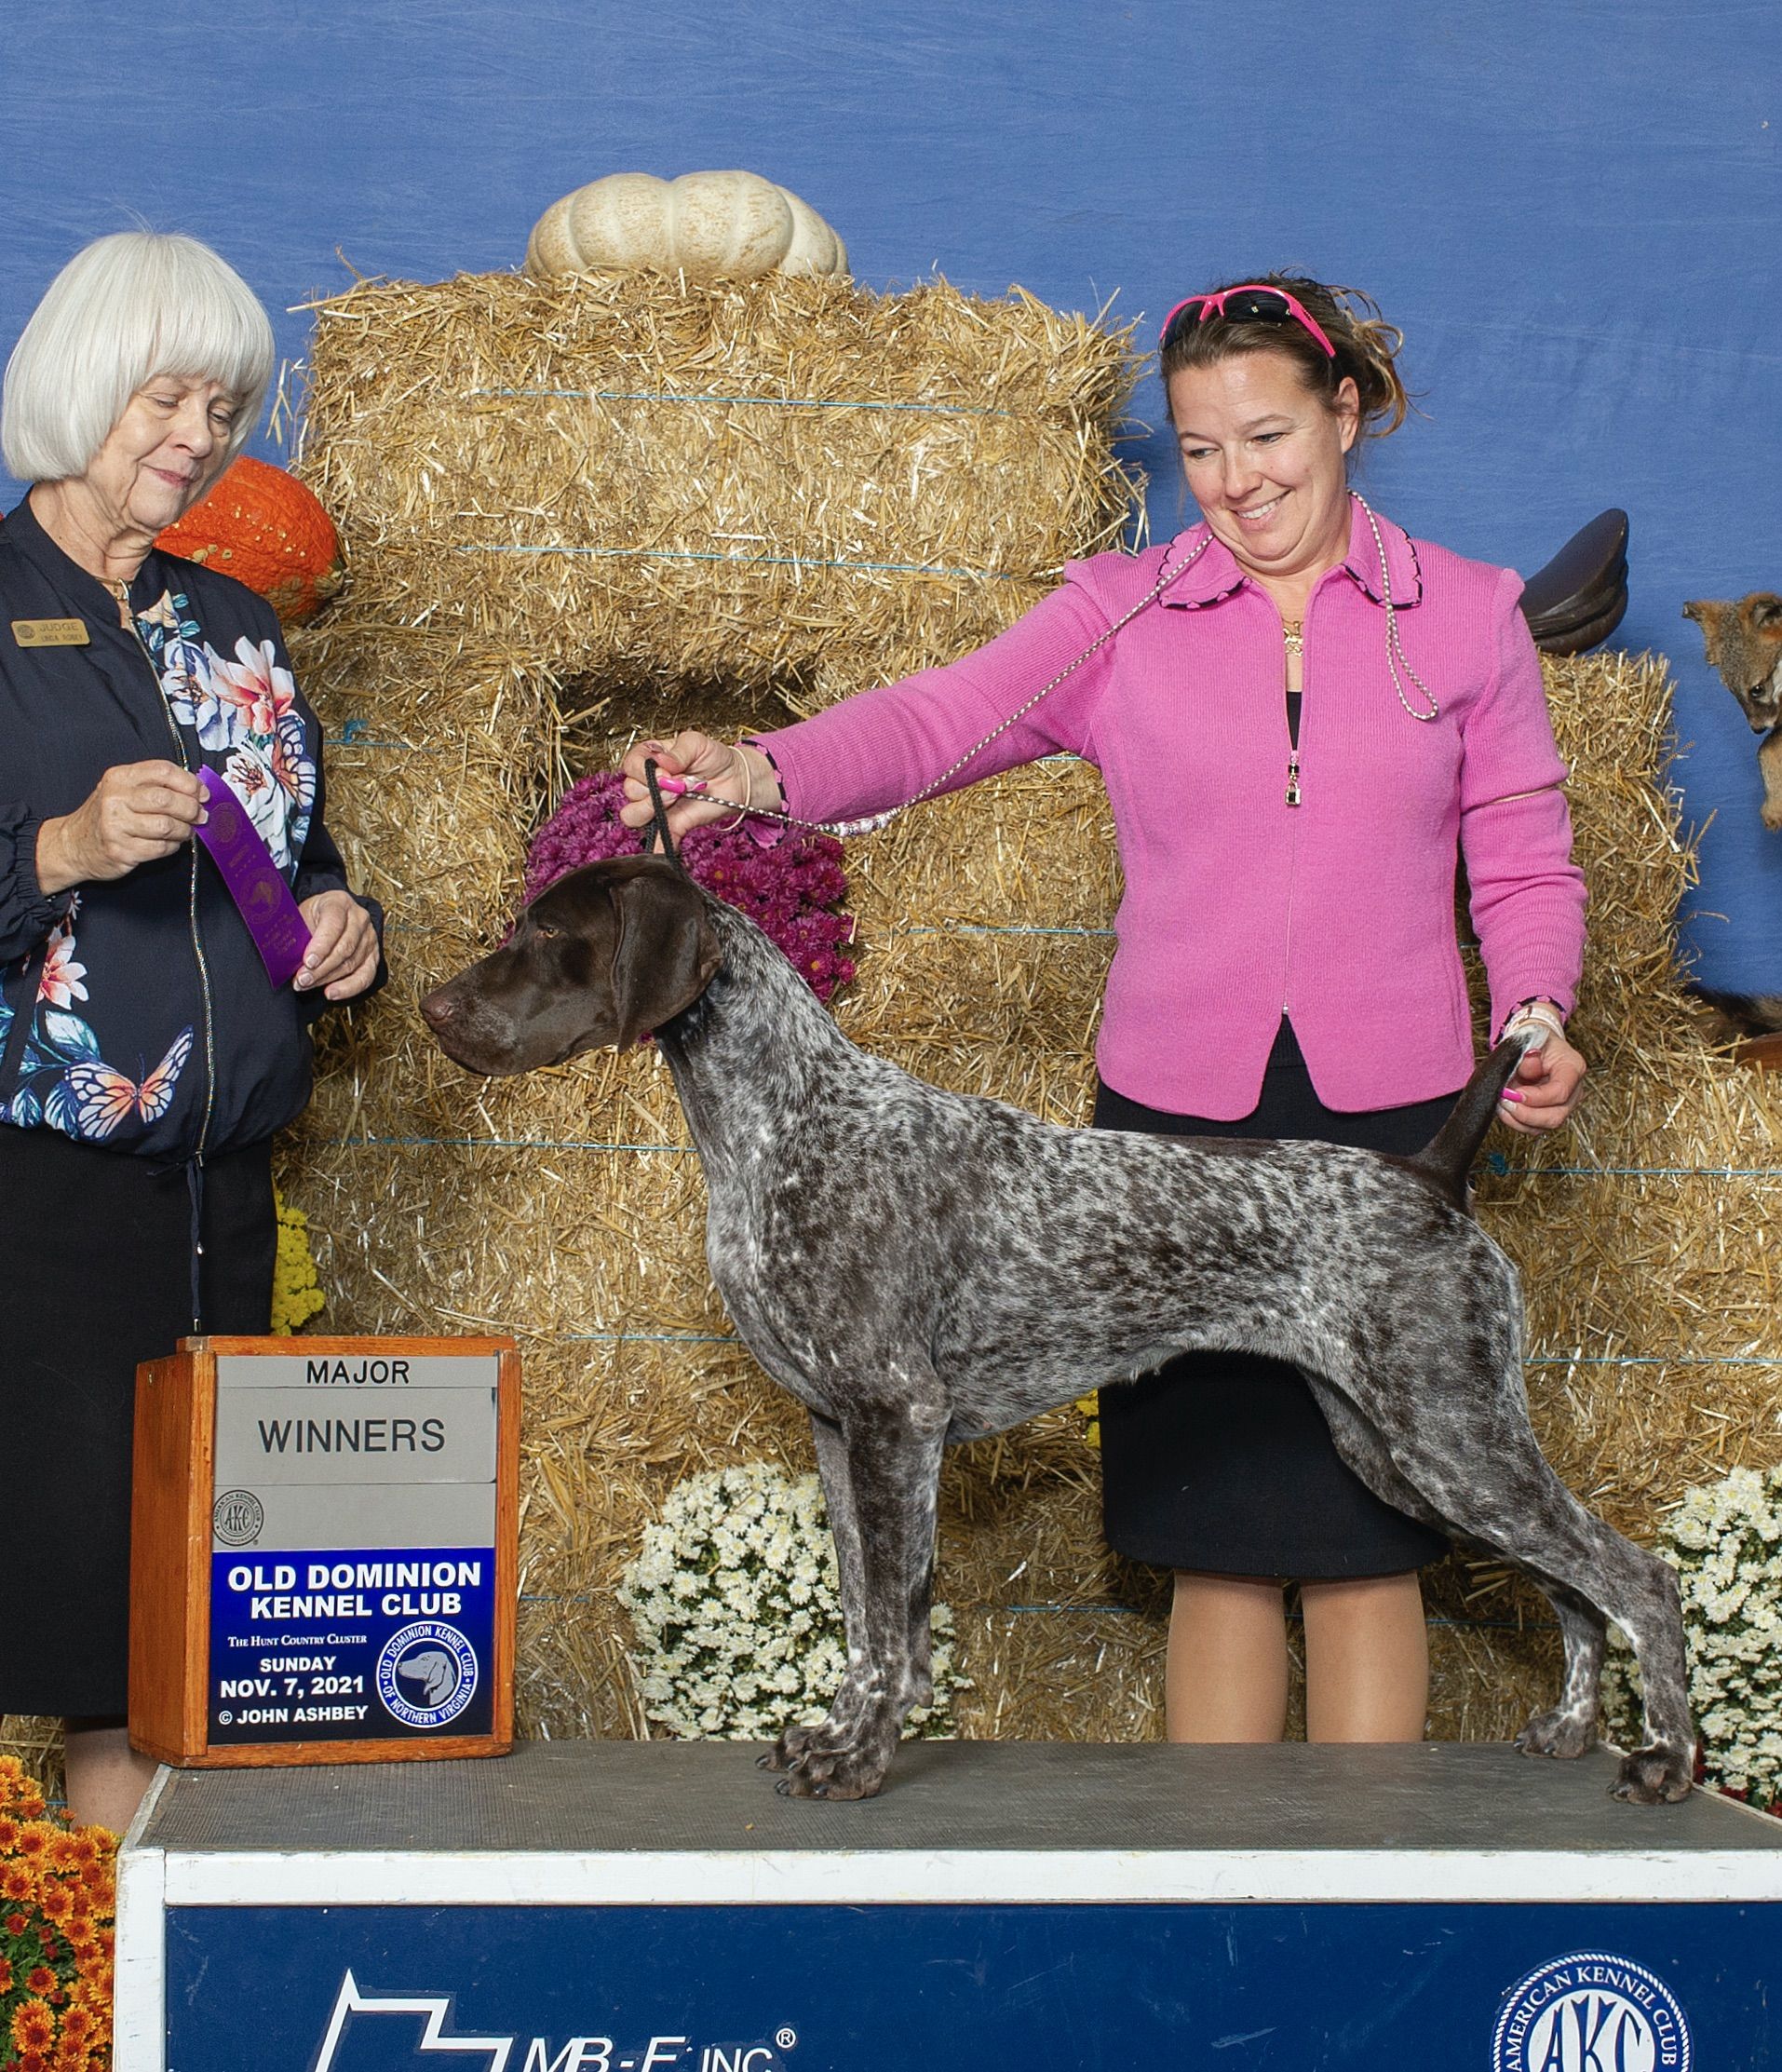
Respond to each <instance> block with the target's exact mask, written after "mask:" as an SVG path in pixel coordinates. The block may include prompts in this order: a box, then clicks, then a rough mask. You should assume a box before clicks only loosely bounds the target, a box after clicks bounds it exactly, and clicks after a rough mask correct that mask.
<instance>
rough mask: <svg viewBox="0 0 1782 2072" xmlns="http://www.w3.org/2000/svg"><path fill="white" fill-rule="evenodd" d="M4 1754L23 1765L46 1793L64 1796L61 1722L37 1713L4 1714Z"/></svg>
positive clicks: (0, 1728)
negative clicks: (62, 1794)
mask: <svg viewBox="0 0 1782 2072" xmlns="http://www.w3.org/2000/svg"><path fill="white" fill-rule="evenodd" d="M0 1755H11V1756H14V1757H16V1758H17V1759H18V1761H19V1762H20V1763H21V1764H23V1766H24V1768H25V1771H26V1773H27V1775H29V1776H31V1777H34V1778H35V1779H36V1781H37V1782H38V1783H39V1784H40V1785H41V1786H42V1787H43V1792H44V1796H45V1797H46V1798H49V1799H58V1798H60V1797H61V1791H62V1772H61V1720H59V1719H44V1718H42V1717H40V1716H39V1715H38V1714H36V1713H0Z"/></svg>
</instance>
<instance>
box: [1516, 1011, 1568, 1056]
mask: <svg viewBox="0 0 1782 2072" xmlns="http://www.w3.org/2000/svg"><path fill="white" fill-rule="evenodd" d="M1530 1027H1532V1028H1534V1029H1535V1030H1536V1031H1537V1032H1538V1033H1537V1034H1536V1036H1534V1038H1533V1040H1532V1043H1531V1044H1530V1046H1529V1048H1530V1049H1531V1050H1546V1044H1547V1038H1548V1037H1549V1036H1559V1037H1560V1038H1563V1037H1564V1036H1565V1022H1564V1019H1563V1017H1562V1016H1561V1015H1560V1013H1559V1009H1558V1008H1556V1007H1555V1006H1554V1005H1553V1003H1552V1002H1551V1001H1550V1000H1529V1001H1526V1002H1525V1003H1524V1004H1523V1005H1522V1006H1521V1007H1519V1008H1518V1009H1517V1010H1516V1012H1515V1013H1514V1014H1513V1015H1511V1017H1510V1018H1509V1020H1508V1021H1507V1022H1505V1024H1504V1034H1505V1036H1508V1035H1509V1034H1510V1032H1511V1031H1512V1030H1514V1029H1526V1028H1530Z"/></svg>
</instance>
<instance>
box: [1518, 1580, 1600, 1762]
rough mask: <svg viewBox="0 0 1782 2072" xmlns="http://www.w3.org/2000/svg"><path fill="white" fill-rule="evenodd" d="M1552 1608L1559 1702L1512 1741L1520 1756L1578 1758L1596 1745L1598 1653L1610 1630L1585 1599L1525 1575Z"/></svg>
mask: <svg viewBox="0 0 1782 2072" xmlns="http://www.w3.org/2000/svg"><path fill="white" fill-rule="evenodd" d="M1526 1573H1527V1574H1528V1575H1529V1577H1530V1578H1531V1580H1532V1582H1533V1583H1534V1584H1535V1586H1536V1587H1537V1588H1538V1589H1539V1590H1540V1591H1541V1592H1542V1594H1543V1595H1544V1596H1545V1597H1546V1601H1547V1603H1548V1604H1549V1605H1552V1606H1553V1614H1554V1617H1555V1618H1557V1619H1558V1620H1559V1637H1560V1639H1561V1640H1562V1641H1563V1642H1564V1644H1565V1681H1564V1684H1563V1686H1562V1687H1561V1689H1560V1692H1559V1703H1558V1704H1557V1705H1555V1706H1553V1707H1552V1708H1551V1710H1549V1711H1547V1712H1545V1713H1535V1715H1534V1717H1533V1718H1532V1720H1530V1721H1529V1723H1528V1725H1527V1726H1526V1727H1523V1729H1522V1731H1521V1732H1520V1733H1519V1735H1518V1736H1517V1737H1516V1745H1517V1747H1518V1748H1519V1749H1520V1750H1521V1751H1522V1753H1523V1754H1524V1755H1582V1754H1584V1752H1585V1751H1586V1749H1588V1748H1594V1747H1595V1746H1596V1742H1597V1710H1598V1705H1599V1702H1600V1698H1601V1689H1602V1652H1603V1643H1604V1640H1605V1639H1606V1637H1607V1632H1608V1629H1607V1627H1606V1625H1605V1624H1604V1621H1603V1618H1602V1615H1601V1613H1600V1612H1599V1611H1598V1610H1597V1608H1596V1606H1595V1605H1592V1604H1591V1603H1590V1602H1589V1601H1588V1599H1586V1598H1584V1597H1580V1596H1579V1595H1578V1593H1577V1591H1573V1590H1568V1589H1567V1588H1566V1587H1565V1585H1564V1584H1563V1583H1559V1582H1555V1581H1554V1580H1553V1578H1551V1577H1550V1576H1545V1575H1542V1574H1541V1573H1540V1572H1539V1571H1538V1570H1535V1569H1532V1568H1530V1569H1528V1570H1527V1571H1526Z"/></svg>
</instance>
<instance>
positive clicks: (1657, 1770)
mask: <svg viewBox="0 0 1782 2072" xmlns="http://www.w3.org/2000/svg"><path fill="white" fill-rule="evenodd" d="M1693 1774H1694V1763H1693V1761H1692V1760H1691V1756H1690V1753H1689V1751H1688V1750H1687V1749H1681V1748H1677V1747H1675V1746H1673V1745H1672V1744H1671V1743H1670V1742H1668V1741H1651V1742H1648V1743H1647V1745H1646V1746H1645V1747H1644V1748H1637V1749H1635V1750H1634V1752H1633V1754H1631V1755H1626V1756H1623V1758H1622V1762H1621V1770H1620V1773H1619V1775H1618V1776H1617V1777H1616V1779H1615V1787H1614V1795H1615V1796H1616V1797H1617V1798H1625V1799H1627V1800H1629V1801H1631V1803H1632V1804H1633V1805H1635V1806H1675V1805H1676V1804H1677V1802H1678V1800H1679V1799H1684V1798H1687V1797H1688V1796H1689V1787H1690V1780H1691V1777H1692V1776H1693Z"/></svg>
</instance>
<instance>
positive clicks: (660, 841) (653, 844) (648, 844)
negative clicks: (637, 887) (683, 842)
mask: <svg viewBox="0 0 1782 2072" xmlns="http://www.w3.org/2000/svg"><path fill="white" fill-rule="evenodd" d="M643 781H644V782H645V783H646V784H647V785H648V786H649V787H650V813H651V820H650V825H649V826H648V827H647V828H646V829H645V830H644V834H643V853H644V855H645V856H648V855H650V854H651V853H652V851H653V850H655V849H656V848H658V847H659V848H660V849H661V851H662V853H663V855H664V856H666V857H667V858H668V861H669V862H670V863H672V864H673V865H674V867H675V869H676V870H677V871H679V872H681V873H682V875H683V876H684V875H685V873H686V868H687V867H686V865H685V864H684V863H682V860H681V858H680V855H679V853H678V852H677V851H676V849H675V846H674V837H673V835H671V834H670V833H668V807H667V806H664V805H663V803H662V787H661V786H660V785H659V784H658V783H657V782H656V780H655V757H654V756H648V757H646V758H645V760H644V764H643Z"/></svg>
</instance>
